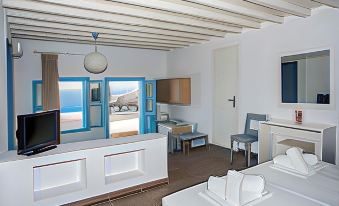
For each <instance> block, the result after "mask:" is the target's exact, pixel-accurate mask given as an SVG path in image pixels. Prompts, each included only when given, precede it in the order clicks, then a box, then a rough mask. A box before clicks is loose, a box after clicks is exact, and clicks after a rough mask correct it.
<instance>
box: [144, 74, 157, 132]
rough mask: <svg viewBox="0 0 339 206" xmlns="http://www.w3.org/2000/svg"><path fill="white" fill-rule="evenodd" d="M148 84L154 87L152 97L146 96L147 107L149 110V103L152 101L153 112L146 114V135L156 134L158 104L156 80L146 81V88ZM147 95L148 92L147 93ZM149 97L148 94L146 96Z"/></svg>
mask: <svg viewBox="0 0 339 206" xmlns="http://www.w3.org/2000/svg"><path fill="white" fill-rule="evenodd" d="M147 84H151V85H152V94H153V95H152V96H151V97H147V96H146V102H145V107H146V108H147V101H148V100H151V101H152V106H153V107H152V111H151V112H147V111H146V112H145V126H146V133H155V132H156V124H157V123H156V114H157V105H156V104H157V102H156V95H157V87H156V80H147V81H145V88H147V87H146V85H147ZM145 93H146V91H145ZM145 95H147V94H145Z"/></svg>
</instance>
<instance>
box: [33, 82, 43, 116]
mask: <svg viewBox="0 0 339 206" xmlns="http://www.w3.org/2000/svg"><path fill="white" fill-rule="evenodd" d="M38 84H40V85H41V84H42V80H33V81H32V106H33V113H36V112H38V111H41V110H42V106H41V105H37V104H38V103H37V99H38V98H37V93H36V91H37V86H38Z"/></svg>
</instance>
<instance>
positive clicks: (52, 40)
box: [13, 35, 172, 51]
mask: <svg viewBox="0 0 339 206" xmlns="http://www.w3.org/2000/svg"><path fill="white" fill-rule="evenodd" d="M13 38H15V39H19V40H20V39H28V40H37V41H51V42H66V43H75V44H86V45H89V44H93V42H92V41H83V40H71V39H59V38H45V37H37V36H27V35H14V36H13ZM97 45H102V46H114V47H126V48H136V49H151V50H161V51H171V50H172V49H171V48H165V47H156V46H147V45H129V44H110V43H107V42H106V43H102V42H97Z"/></svg>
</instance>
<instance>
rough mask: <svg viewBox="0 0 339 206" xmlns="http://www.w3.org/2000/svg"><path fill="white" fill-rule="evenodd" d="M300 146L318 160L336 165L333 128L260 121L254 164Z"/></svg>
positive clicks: (280, 121) (334, 129)
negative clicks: (255, 161) (256, 154)
mask: <svg viewBox="0 0 339 206" xmlns="http://www.w3.org/2000/svg"><path fill="white" fill-rule="evenodd" d="M293 146H296V147H301V148H302V149H304V151H305V152H309V153H314V154H316V155H317V156H318V158H319V159H320V160H322V161H325V162H328V163H332V164H335V163H336V126H333V125H327V124H318V123H303V124H297V123H295V122H293V121H288V120H280V119H272V120H271V121H267V122H260V125H259V134H258V148H259V151H258V163H259V164H260V163H263V162H266V161H269V160H272V158H273V157H275V156H276V155H279V154H282V153H285V151H286V149H288V148H290V147H293Z"/></svg>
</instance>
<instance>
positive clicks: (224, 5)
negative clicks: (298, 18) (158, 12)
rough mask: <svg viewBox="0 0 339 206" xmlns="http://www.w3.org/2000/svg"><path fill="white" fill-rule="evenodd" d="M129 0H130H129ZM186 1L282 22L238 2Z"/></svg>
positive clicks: (277, 18)
mask: <svg viewBox="0 0 339 206" xmlns="http://www.w3.org/2000/svg"><path fill="white" fill-rule="evenodd" d="M129 1H132V0H129ZM133 1H136V0H133ZM187 1H188V2H192V3H197V4H201V5H206V6H209V7H213V8H217V9H222V10H224V11H229V12H233V13H237V14H242V15H245V16H249V17H253V18H257V19H261V20H265V21H271V22H275V23H283V22H284V19H283V17H280V16H275V15H272V14H270V13H266V12H262V11H259V10H254V9H252V8H248V7H244V6H243V5H241V4H239V3H238V4H236V3H230V2H227V1H223V0H187ZM147 2H149V1H147Z"/></svg>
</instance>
